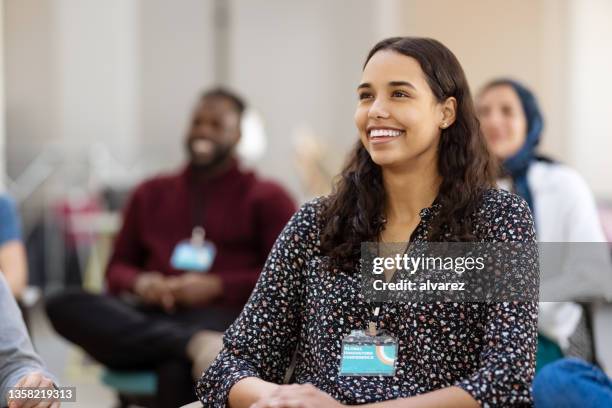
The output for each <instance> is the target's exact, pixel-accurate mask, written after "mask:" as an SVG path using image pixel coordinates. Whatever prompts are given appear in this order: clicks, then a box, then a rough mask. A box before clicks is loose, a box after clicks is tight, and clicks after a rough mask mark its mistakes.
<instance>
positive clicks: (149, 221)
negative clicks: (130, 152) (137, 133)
mask: <svg viewBox="0 0 612 408" xmlns="http://www.w3.org/2000/svg"><path fill="white" fill-rule="evenodd" d="M243 111H244V104H243V102H242V101H241V100H240V99H239V98H238V97H237V96H235V95H234V94H232V93H230V92H228V91H226V90H223V89H216V90H212V91H209V92H207V93H205V94H204V95H203V96H202V98H201V100H200V101H199V103H198V105H197V107H196V109H195V111H194V114H193V120H192V123H191V126H190V130H189V132H188V135H187V137H186V139H185V146H186V149H187V152H188V155H189V163H188V164H187V165H186V166H185V168H183V169H182V170H181V171H179V172H178V173H177V174H173V175H166V176H159V177H156V178H153V179H151V180H148V181H145V182H144V183H143V184H141V185H140V186H138V187H137V188H136V190H135V192H134V193H133V195H132V197H131V199H130V201H129V203H128V205H127V208H126V209H125V213H124V223H123V227H122V228H121V231H120V232H119V234H118V236H117V239H116V241H115V247H114V252H113V254H112V257H111V260H110V262H109V265H108V270H107V275H106V278H107V284H108V291H109V295H103V296H100V295H93V294H89V293H86V292H84V291H81V290H69V291H66V292H63V293H60V294H57V295H55V296H53V297H51V298H50V299H48V301H47V313H48V315H49V317H50V319H51V322H52V323H53V325H54V327H55V328H56V330H57V331H58V332H59V333H60V334H62V335H63V336H64V337H66V338H67V339H69V340H71V341H72V342H74V343H76V344H78V345H80V346H81V347H83V348H84V349H85V350H86V351H87V352H88V353H89V354H91V355H92V356H93V357H94V358H96V359H97V360H99V361H100V362H102V363H103V364H105V365H107V366H109V367H111V368H115V369H156V370H157V373H158V384H159V385H158V396H157V400H158V401H157V402H158V405H160V406H164V407H168V406H177V405H181V404H183V403H186V402H189V401H193V400H195V399H196V397H195V394H194V392H193V384H192V381H191V375H190V371H191V364H192V361H191V360H193V359H194V358H196V356H197V355H198V353H199V351H201V350H200V349H202V348H206V347H208V348H209V350H207V353H208V354H209V355H210V354H211V352H212V353H213V354H214V353H215V352H216V351H217V350H216V348H217V347H219V345H218V340H217V341H214V336H213V337H212V339H213V340H209V339H211V336H210V334H211V333H215V332H222V331H224V330H225V329H226V328H227V326H228V325H229V324H230V323H231V322H232V321H233V320H234V319H235V318H236V316H237V315H238V313H239V312H240V310H241V308H242V306H243V305H244V304H245V302H246V300H247V299H248V297H249V295H250V293H251V291H252V289H253V287H254V286H255V282H256V281H257V278H258V276H259V273H260V271H261V268H262V267H263V264H264V262H265V260H266V258H267V256H268V253H269V252H270V249H271V248H272V245H273V243H274V241H275V240H276V237H277V236H278V234H279V233H280V231H281V230H282V228H283V226H284V225H285V224H286V223H287V221H288V220H289V218H290V217H291V215H292V214H293V212H294V211H295V206H294V203H293V201H292V199H291V198H290V197H289V196H288V194H287V193H286V192H285V191H284V190H283V189H282V188H281V187H280V186H278V185H277V184H275V183H272V182H269V181H263V180H260V179H258V178H257V177H256V176H255V175H254V174H253V173H251V172H244V171H242V170H241V169H240V168H239V164H238V161H237V159H236V158H235V156H234V148H235V146H236V144H237V142H238V140H239V138H240V117H241V115H242V113H243ZM199 228H203V229H204V231H205V239H206V240H207V241H210V242H212V243H213V244H214V246H215V248H216V255H215V257H214V260H213V262H212V265H211V267H210V270H209V271H208V272H207V273H201V272H190V271H183V270H177V269H175V268H174V267H173V266H172V263H171V258H172V255H173V251H174V250H175V248H176V246H177V244H179V243H180V242H183V241H185V240H189V238H191V237H192V235H193V233H194V231H197V230H198V229H199ZM123 295H127V296H123ZM126 297H127V298H130V297H131V298H132V301H128V300H125V298H126ZM217 339H218V338H217ZM207 342H212V343H215V344H207Z"/></svg>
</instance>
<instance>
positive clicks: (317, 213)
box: [290, 196, 327, 232]
mask: <svg viewBox="0 0 612 408" xmlns="http://www.w3.org/2000/svg"><path fill="white" fill-rule="evenodd" d="M326 199H327V197H326V196H320V197H316V198H313V199H311V200H308V201H306V202H305V203H303V204H302V205H301V206H300V207H299V208H298V210H297V211H296V212H295V214H293V217H291V221H290V224H292V225H293V226H294V227H297V228H299V229H302V230H307V231H309V232H313V231H315V230H317V231H318V230H319V229H320V228H321V214H322V212H323V209H324V206H325V201H326Z"/></svg>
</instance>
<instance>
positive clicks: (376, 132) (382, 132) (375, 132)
mask: <svg viewBox="0 0 612 408" xmlns="http://www.w3.org/2000/svg"><path fill="white" fill-rule="evenodd" d="M401 134H402V132H401V131H400V130H393V129H372V130H370V137H385V136H386V137H396V136H399V135H401Z"/></svg>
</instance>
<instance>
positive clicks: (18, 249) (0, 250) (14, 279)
mask: <svg viewBox="0 0 612 408" xmlns="http://www.w3.org/2000/svg"><path fill="white" fill-rule="evenodd" d="M0 271H2V273H3V274H4V277H5V278H6V282H7V283H8V286H9V288H10V289H11V293H13V296H15V298H16V299H19V298H20V297H21V295H22V294H23V291H24V290H25V288H26V285H27V282H28V263H27V261H26V253H25V248H24V247H23V243H22V242H21V241H18V240H13V241H9V242H7V243H5V244H3V245H2V246H1V247H0Z"/></svg>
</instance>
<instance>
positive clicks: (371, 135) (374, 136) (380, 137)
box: [367, 126, 406, 144]
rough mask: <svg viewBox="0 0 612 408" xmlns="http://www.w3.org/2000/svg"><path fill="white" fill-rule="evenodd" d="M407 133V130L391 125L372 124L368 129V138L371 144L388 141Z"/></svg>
mask: <svg viewBox="0 0 612 408" xmlns="http://www.w3.org/2000/svg"><path fill="white" fill-rule="evenodd" d="M405 133H406V131H405V130H402V129H396V128H391V127H379V126H372V127H368V129H367V134H368V140H369V141H370V143H371V144H381V143H388V142H391V141H393V140H395V139H396V138H398V137H399V136H402V135H404V134H405Z"/></svg>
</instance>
